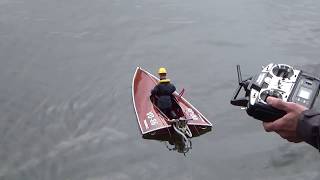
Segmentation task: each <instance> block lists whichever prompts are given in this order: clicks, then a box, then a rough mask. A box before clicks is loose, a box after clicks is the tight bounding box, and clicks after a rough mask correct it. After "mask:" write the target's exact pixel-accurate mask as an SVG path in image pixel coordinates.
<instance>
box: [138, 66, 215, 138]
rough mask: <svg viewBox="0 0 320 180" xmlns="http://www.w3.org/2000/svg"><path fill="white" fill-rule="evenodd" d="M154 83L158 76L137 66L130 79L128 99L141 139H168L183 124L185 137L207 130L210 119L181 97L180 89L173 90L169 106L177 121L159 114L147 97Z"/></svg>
mask: <svg viewBox="0 0 320 180" xmlns="http://www.w3.org/2000/svg"><path fill="white" fill-rule="evenodd" d="M158 82H159V79H158V78H157V77H156V76H154V75H152V74H151V73H149V72H148V71H146V70H144V69H142V68H140V67H137V69H136V71H135V74H134V76H133V81H132V99H133V106H134V111H135V113H136V116H137V121H138V124H139V127H140V130H141V133H142V136H143V138H146V139H158V140H168V141H170V138H172V137H173V133H174V130H175V129H174V128H176V127H179V126H180V125H184V124H186V125H187V126H186V128H187V129H186V132H184V133H185V134H186V135H187V136H188V137H189V138H191V137H190V136H192V137H196V136H200V135H202V134H204V133H206V132H208V131H210V130H211V128H212V124H211V123H210V121H209V120H208V119H207V118H206V117H205V116H204V115H202V114H201V113H200V111H199V110H197V109H196V108H195V107H194V106H193V105H192V104H191V103H190V102H188V101H187V100H186V99H185V98H184V97H182V94H183V92H184V90H183V92H181V93H178V92H174V93H173V99H174V103H173V108H174V111H175V112H176V114H178V116H179V119H180V120H181V121H178V120H175V119H170V118H168V117H167V116H166V115H165V114H164V113H162V112H161V110H159V109H158V108H157V106H155V104H154V103H153V101H152V100H151V99H152V98H150V95H151V90H152V89H153V88H154V87H155V86H156V85H157V84H158ZM176 122H179V124H178V125H177V126H176V127H175V126H173V124H174V123H176ZM180 131H181V129H180ZM188 131H189V132H188Z"/></svg>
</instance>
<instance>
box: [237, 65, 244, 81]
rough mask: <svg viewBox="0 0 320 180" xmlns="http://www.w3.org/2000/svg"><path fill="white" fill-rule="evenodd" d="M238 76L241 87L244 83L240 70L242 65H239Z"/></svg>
mask: <svg viewBox="0 0 320 180" xmlns="http://www.w3.org/2000/svg"><path fill="white" fill-rule="evenodd" d="M237 74H238V82H239V85H241V84H242V83H243V81H242V75H241V69H240V65H239V64H238V65H237Z"/></svg>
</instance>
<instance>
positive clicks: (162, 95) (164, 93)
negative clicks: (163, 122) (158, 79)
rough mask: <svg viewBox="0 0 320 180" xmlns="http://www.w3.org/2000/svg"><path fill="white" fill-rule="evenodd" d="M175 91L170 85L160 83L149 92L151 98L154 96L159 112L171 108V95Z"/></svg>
mask: <svg viewBox="0 0 320 180" xmlns="http://www.w3.org/2000/svg"><path fill="white" fill-rule="evenodd" d="M175 90H176V87H175V86H174V85H173V84H170V83H160V84H158V85H156V86H155V87H154V88H153V90H152V91H151V95H152V96H156V98H158V99H157V104H156V105H157V106H158V108H159V109H161V110H169V109H171V108H172V99H171V96H172V93H173V92H174V91H175Z"/></svg>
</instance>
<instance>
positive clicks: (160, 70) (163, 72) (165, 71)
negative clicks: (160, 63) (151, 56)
mask: <svg viewBox="0 0 320 180" xmlns="http://www.w3.org/2000/svg"><path fill="white" fill-rule="evenodd" d="M158 74H167V70H166V68H164V67H161V68H159V70H158Z"/></svg>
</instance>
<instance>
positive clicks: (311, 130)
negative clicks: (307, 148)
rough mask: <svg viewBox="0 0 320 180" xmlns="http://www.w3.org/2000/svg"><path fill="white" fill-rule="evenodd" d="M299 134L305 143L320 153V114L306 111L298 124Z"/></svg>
mask: <svg viewBox="0 0 320 180" xmlns="http://www.w3.org/2000/svg"><path fill="white" fill-rule="evenodd" d="M297 133H298V135H299V136H300V137H302V139H303V140H304V141H305V142H307V143H308V144H310V145H312V146H313V147H315V148H317V149H319V151H320V112H317V111H314V110H306V111H304V112H303V113H302V114H301V116H300V120H299V122H298V126H297Z"/></svg>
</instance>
